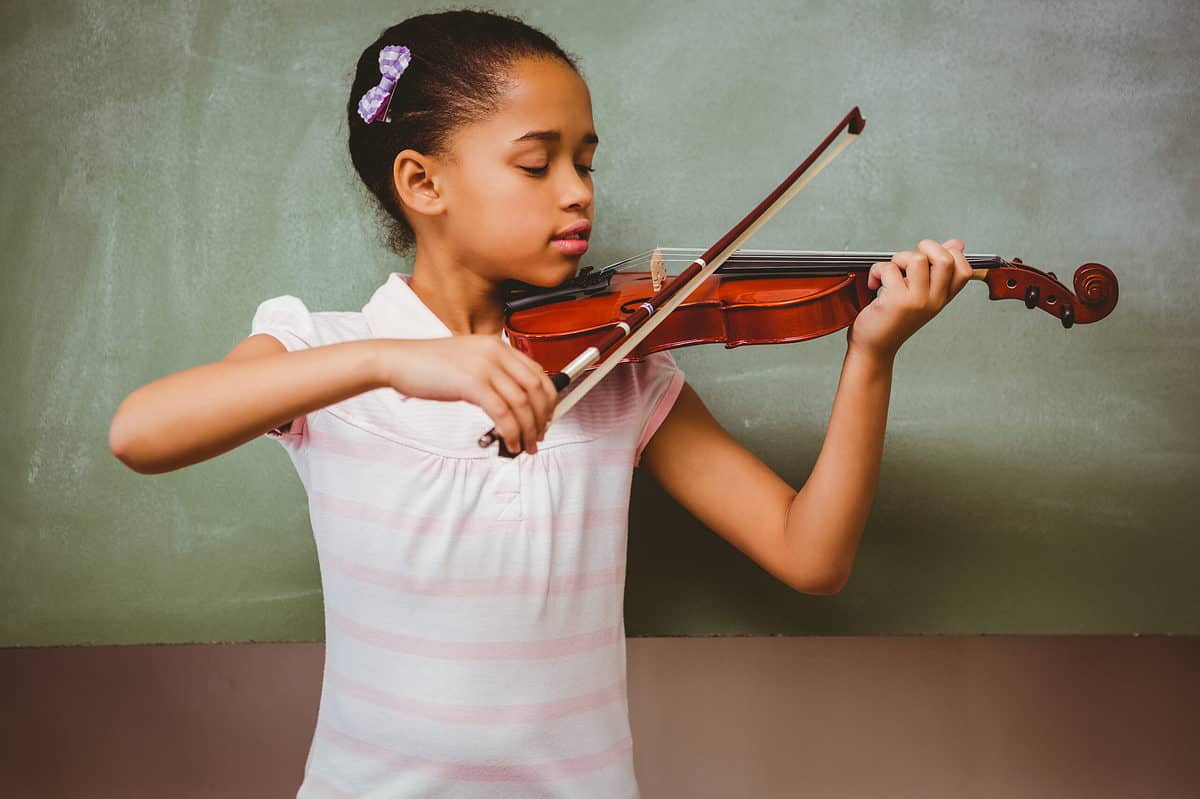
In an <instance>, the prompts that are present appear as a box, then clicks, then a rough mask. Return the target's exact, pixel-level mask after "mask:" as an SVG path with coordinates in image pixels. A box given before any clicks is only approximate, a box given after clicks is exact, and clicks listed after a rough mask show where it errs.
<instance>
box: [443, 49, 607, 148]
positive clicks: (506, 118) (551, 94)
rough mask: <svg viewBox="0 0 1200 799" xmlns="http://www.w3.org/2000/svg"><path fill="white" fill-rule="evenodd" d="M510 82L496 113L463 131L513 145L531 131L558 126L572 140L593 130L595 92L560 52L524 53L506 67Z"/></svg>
mask: <svg viewBox="0 0 1200 799" xmlns="http://www.w3.org/2000/svg"><path fill="white" fill-rule="evenodd" d="M508 76H509V83H508V85H507V86H506V88H505V91H504V94H503V96H502V98H501V100H500V105H499V106H498V107H497V109H496V111H495V113H493V114H491V115H489V116H488V117H487V118H486V119H484V120H481V121H480V122H479V123H478V124H476V125H472V126H470V128H471V129H470V130H466V131H463V133H464V134H466V135H467V136H472V134H474V135H476V136H480V137H484V138H488V139H492V140H493V143H494V144H499V145H504V146H507V145H509V144H510V143H511V142H512V140H513V139H517V138H519V137H521V136H523V135H525V134H526V133H529V132H530V131H541V130H557V131H560V132H561V133H562V136H563V142H564V144H567V145H574V144H577V143H578V142H580V141H581V140H582V139H583V137H584V136H585V135H586V134H588V133H593V132H594V130H593V128H594V125H593V123H592V98H591V94H590V93H589V92H588V88H587V84H586V83H584V81H583V78H581V77H580V76H579V74H578V73H577V72H575V70H573V69H571V67H569V66H567V65H566V64H564V63H563V62H562V61H559V60H558V59H556V58H538V59H529V58H526V59H521V60H519V61H517V62H515V63H514V64H513V65H512V66H511V67H510V68H509V69H508Z"/></svg>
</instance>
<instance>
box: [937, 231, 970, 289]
mask: <svg viewBox="0 0 1200 799" xmlns="http://www.w3.org/2000/svg"><path fill="white" fill-rule="evenodd" d="M943 246H944V247H945V248H946V249H947V250H949V252H950V254H951V255H952V256H954V275H953V276H952V277H951V280H950V297H954V295H955V294H958V292H960V291H962V290H963V286H965V285H967V282H968V281H970V279H971V276H972V275H973V274H974V273H975V270H974V268H973V267H972V266H971V262H970V261H968V260H967V256H966V255H965V254H964V253H963V250H964V249H965V248H966V245H965V244H963V243H962V241H960V240H959V239H950V241H947V242H946V243H945V244H944V245H943Z"/></svg>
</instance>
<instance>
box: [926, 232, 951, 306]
mask: <svg viewBox="0 0 1200 799" xmlns="http://www.w3.org/2000/svg"><path fill="white" fill-rule="evenodd" d="M917 248H918V249H919V250H920V251H921V252H922V253H924V254H925V256H926V257H927V258H928V259H929V294H928V298H929V300H931V301H932V302H934V303H936V304H937V306H938V307H939V308H940V307H941V306H943V305H945V304H946V302H947V301H948V300H949V299H950V279H951V278H952V277H953V276H954V256H953V255H951V254H950V251H949V250H947V249H946V248H945V247H943V246H942V245H941V244H938V243H937V242H936V241H934V240H933V239H922V240H921V243H920V244H918V245H917Z"/></svg>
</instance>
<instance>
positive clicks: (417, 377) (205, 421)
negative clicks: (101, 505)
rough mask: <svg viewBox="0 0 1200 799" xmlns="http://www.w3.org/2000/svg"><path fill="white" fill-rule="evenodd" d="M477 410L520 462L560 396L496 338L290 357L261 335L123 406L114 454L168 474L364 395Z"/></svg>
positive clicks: (380, 344)
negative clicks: (392, 392)
mask: <svg viewBox="0 0 1200 799" xmlns="http://www.w3.org/2000/svg"><path fill="white" fill-rule="evenodd" d="M387 387H391V388H394V389H396V390H397V391H400V392H401V393H403V394H405V395H407V396H413V397H423V398H425V399H435V400H446V401H454V400H465V401H467V402H471V403H474V404H475V405H478V406H479V407H480V408H482V409H483V410H484V412H485V413H487V414H488V415H489V416H490V417H491V418H492V420H493V421H494V422H495V423H496V428H497V430H498V431H499V432H500V434H501V436H502V437H503V438H504V440H505V445H506V446H507V447H508V448H509V449H510V450H512V451H513V452H517V451H520V450H521V449H522V446H521V444H522V442H525V443H526V446H525V447H524V449H525V450H526V451H536V449H537V447H536V444H535V443H534V442H536V441H538V440H540V439H541V437H542V435H543V432H544V430H545V427H546V424H547V422H548V421H549V419H550V414H551V412H552V411H553V408H554V402H555V400H556V396H557V392H556V391H555V389H554V386H553V384H552V383H551V382H550V380H549V378H547V377H546V375H545V373H544V372H543V371H542V369H541V368H540V367H539V366H538V365H537V364H536V363H535V362H534V361H533V360H531V359H530V358H528V357H527V356H525V355H524V354H522V353H520V352H518V351H516V350H514V349H512V348H511V347H509V346H507V345H505V344H503V343H502V342H501V341H500V340H499V339H498V338H495V337H494V336H452V337H446V338H438V339H421V340H405V339H366V340H362V341H350V342H344V343H340V344H329V345H326V346H321V347H312V348H310V349H304V350H299V351H296V352H288V351H287V349H286V348H285V347H284V346H283V344H282V343H281V342H280V341H279V340H278V339H276V338H275V337H274V336H270V335H266V334H262V333H260V334H257V335H253V336H250V337H249V338H247V339H245V340H244V341H242V342H241V343H240V344H238V346H237V347H235V348H234V349H233V351H232V352H230V353H229V355H227V356H226V357H225V359H224V360H222V361H218V362H216V363H211V364H205V365H203V366H197V367H194V368H192V369H186V370H184V371H182V372H176V373H175V374H171V375H168V376H166V377H164V378H161V379H159V380H156V381H154V382H152V383H148V384H146V385H144V386H142V387H141V388H139V389H137V390H136V391H134V392H133V393H132V394H130V395H129V396H128V397H126V398H125V399H124V401H122V402H121V404H120V405H119V406H118V407H117V410H116V413H115V414H114V415H113V420H112V425H111V427H110V428H109V436H108V440H109V448H110V449H111V450H112V452H113V454H114V455H116V457H117V458H118V459H119V460H120V461H121V462H122V463H124V464H125V465H126V466H128V467H129V468H131V469H133V470H134V471H136V472H140V473H142V474H159V473H161V472H169V471H172V470H174V469H179V468H182V467H184V466H190V465H191V464H193V463H198V462H200V461H203V460H207V459H209V458H213V457H215V456H217V455H220V454H222V453H224V452H228V451H229V450H231V449H233V448H234V447H237V446H240V445H242V444H244V443H246V442H247V441H252V440H254V439H255V438H258V437H259V436H261V435H263V434H264V433H266V432H268V431H270V430H273V429H275V428H276V427H279V426H280V425H283V424H286V423H287V422H290V421H291V420H293V419H296V418H298V417H301V416H304V415H305V414H307V413H311V412H312V411H315V410H318V409H320V408H324V407H326V406H327V405H332V404H334V403H337V402H340V401H342V400H345V399H348V398H349V397H353V396H356V395H358V394H361V393H363V392H365V391H371V390H373V389H377V388H387Z"/></svg>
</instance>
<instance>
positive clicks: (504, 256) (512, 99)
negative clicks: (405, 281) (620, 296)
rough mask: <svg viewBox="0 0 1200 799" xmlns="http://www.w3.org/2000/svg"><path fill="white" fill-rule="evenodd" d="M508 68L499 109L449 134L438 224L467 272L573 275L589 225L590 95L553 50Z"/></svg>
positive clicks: (547, 281) (542, 282)
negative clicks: (441, 214)
mask: <svg viewBox="0 0 1200 799" xmlns="http://www.w3.org/2000/svg"><path fill="white" fill-rule="evenodd" d="M509 76H510V78H511V79H512V82H511V85H510V86H509V88H508V89H507V91H506V95H505V96H504V98H503V99H502V100H501V103H500V106H499V110H497V111H496V112H495V113H493V114H492V115H490V116H488V117H487V118H486V119H484V120H481V121H480V122H477V123H472V124H469V125H466V126H464V127H462V128H460V129H459V130H458V131H456V132H455V134H454V136H453V139H452V141H451V147H452V152H453V157H452V158H450V159H449V160H448V161H447V162H445V163H443V164H442V167H441V170H439V171H440V172H441V175H442V192H443V199H444V203H445V206H444V207H445V215H444V217H443V219H442V220H441V223H442V225H443V230H444V232H445V233H446V239H447V240H448V241H449V242H451V243H452V244H451V246H453V247H454V249H455V250H456V252H457V255H458V256H459V257H460V258H461V259H462V260H463V263H465V264H468V265H470V268H471V270H472V271H475V272H477V273H478V274H480V275H482V276H483V277H485V278H487V279H489V280H492V281H496V282H499V281H501V280H509V279H513V280H520V281H523V282H526V283H531V284H533V285H538V286H553V285H557V284H558V283H561V282H562V281H564V280H566V279H568V278H570V277H571V276H572V275H574V274H575V272H576V270H577V268H578V266H579V260H580V258H581V257H582V255H583V253H584V252H585V251H586V250H587V237H588V236H589V235H590V232H591V221H592V213H593V205H592V200H593V197H594V194H593V189H592V176H591V166H592V159H593V157H594V156H595V153H596V143H597V141H598V140H597V138H596V131H595V127H594V125H593V124H592V101H591V96H590V95H589V93H588V88H587V84H585V83H584V82H583V79H582V78H581V77H580V76H579V75H578V74H577V73H576V72H575V71H574V70H573V69H571V68H570V67H569V66H567V65H566V64H564V63H562V62H561V61H559V60H557V59H553V58H541V59H522V60H520V61H518V62H516V63H515V64H514V65H513V66H512V67H511V69H510V70H509ZM580 223H585V224H580ZM572 226H575V228H574V235H576V236H578V235H580V234H581V235H582V239H574V240H572V238H571V232H572V231H569V230H568V229H571V228H572Z"/></svg>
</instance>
